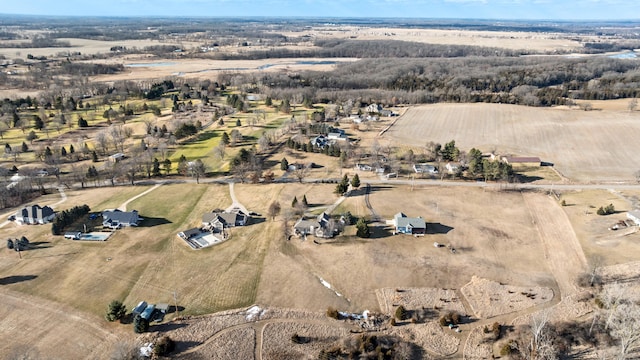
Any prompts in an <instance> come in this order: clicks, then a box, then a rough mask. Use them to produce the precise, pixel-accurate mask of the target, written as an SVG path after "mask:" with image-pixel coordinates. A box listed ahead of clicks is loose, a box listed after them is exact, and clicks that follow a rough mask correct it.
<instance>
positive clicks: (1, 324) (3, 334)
mask: <svg viewBox="0 0 640 360" xmlns="http://www.w3.org/2000/svg"><path fill="white" fill-rule="evenodd" d="M0 281H1V282H2V285H0V286H2V292H0V302H2V307H1V308H0V353H1V354H3V355H2V357H3V358H7V359H9V358H13V359H40V358H47V359H72V358H73V359H100V358H106V356H105V355H106V354H109V353H110V352H111V349H112V348H113V346H114V344H115V343H116V342H118V341H119V340H120V339H122V338H124V332H123V331H121V329H119V328H118V327H117V326H105V323H104V320H102V319H101V318H98V317H94V316H91V315H87V314H82V313H79V312H78V311H77V310H75V309H73V308H70V307H68V306H65V305H63V304H60V303H57V302H51V301H46V300H43V299H41V298H35V297H31V296H27V295H25V294H23V293H17V292H14V291H11V290H7V289H6V286H7V284H9V283H12V282H20V281H27V282H28V281H29V278H28V276H25V277H22V279H21V277H20V276H13V277H3V278H0ZM27 319H28V320H27Z"/></svg>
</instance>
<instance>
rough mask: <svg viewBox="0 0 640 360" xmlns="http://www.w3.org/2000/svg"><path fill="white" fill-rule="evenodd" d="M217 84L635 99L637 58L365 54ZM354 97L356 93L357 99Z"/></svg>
mask: <svg viewBox="0 0 640 360" xmlns="http://www.w3.org/2000/svg"><path fill="white" fill-rule="evenodd" d="M221 80H222V82H223V83H227V82H229V83H231V81H233V82H234V83H257V84H263V86H266V87H267V88H268V94H267V95H270V96H272V97H273V98H283V97H288V96H292V95H293V94H294V93H295V92H298V93H303V94H304V96H306V97H310V98H313V99H314V101H316V102H340V101H345V100H348V99H356V98H363V99H372V101H373V102H376V101H377V102H385V103H392V102H400V103H435V102H496V103H497V102H501V103H513V104H525V105H531V106H550V105H557V104H564V103H566V102H567V101H568V100H571V99H587V100H596V99H598V100H605V99H617V98H630V97H639V96H640V63H639V62H637V61H626V60H620V59H612V58H608V57H587V58H579V59H569V58H563V57H555V56H545V57H538V56H534V57H520V58H501V57H491V58H489V57H486V58H485V57H468V58H454V59H437V58H436V59H414V58H405V59H392V58H385V59H364V60H360V61H356V62H352V63H344V64H340V65H338V66H337V67H336V69H335V70H333V71H331V72H317V71H305V72H299V73H296V74H282V73H275V72H273V73H272V72H263V73H259V74H233V75H231V74H224V75H222V76H221ZM356 95H360V96H356Z"/></svg>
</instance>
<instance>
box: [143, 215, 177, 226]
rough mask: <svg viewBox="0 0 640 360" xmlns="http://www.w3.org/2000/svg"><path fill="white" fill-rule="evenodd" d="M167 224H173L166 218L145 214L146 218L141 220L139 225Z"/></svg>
mask: <svg viewBox="0 0 640 360" xmlns="http://www.w3.org/2000/svg"><path fill="white" fill-rule="evenodd" d="M165 224H171V221H170V220H167V219H165V218H156V217H148V216H145V217H144V220H143V221H142V222H140V225H138V227H153V226H158V225H165Z"/></svg>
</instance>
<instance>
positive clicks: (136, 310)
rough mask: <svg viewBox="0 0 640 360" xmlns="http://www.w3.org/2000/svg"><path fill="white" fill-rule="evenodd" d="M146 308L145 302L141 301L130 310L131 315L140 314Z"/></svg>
mask: <svg viewBox="0 0 640 360" xmlns="http://www.w3.org/2000/svg"><path fill="white" fill-rule="evenodd" d="M146 308H147V302H146V301H144V300H143V301H140V302H139V303H138V305H136V307H134V308H133V310H131V313H132V314H133V315H137V314H141V313H142V312H143V311H144V309H146Z"/></svg>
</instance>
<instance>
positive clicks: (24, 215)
mask: <svg viewBox="0 0 640 360" xmlns="http://www.w3.org/2000/svg"><path fill="white" fill-rule="evenodd" d="M14 216H15V221H16V222H17V223H19V224H29V225H35V224H46V223H49V222H51V220H53V218H54V217H55V216H56V214H55V212H54V211H53V209H52V208H50V207H48V206H44V207H40V205H31V206H25V207H23V208H22V209H20V210H18V211H17V212H16V214H15V215H14Z"/></svg>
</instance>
